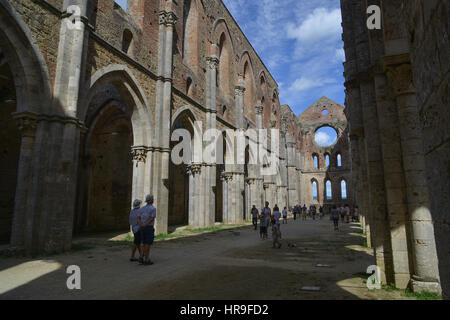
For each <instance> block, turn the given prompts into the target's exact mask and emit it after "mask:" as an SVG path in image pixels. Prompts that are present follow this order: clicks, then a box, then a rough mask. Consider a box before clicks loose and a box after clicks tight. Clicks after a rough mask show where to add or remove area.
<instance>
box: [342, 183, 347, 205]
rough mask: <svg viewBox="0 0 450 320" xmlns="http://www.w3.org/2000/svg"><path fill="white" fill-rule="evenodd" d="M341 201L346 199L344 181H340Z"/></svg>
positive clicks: (345, 184)
mask: <svg viewBox="0 0 450 320" xmlns="http://www.w3.org/2000/svg"><path fill="white" fill-rule="evenodd" d="M341 199H342V200H346V199H347V182H345V180H342V181H341Z"/></svg>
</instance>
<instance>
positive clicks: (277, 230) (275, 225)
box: [272, 219, 281, 249]
mask: <svg viewBox="0 0 450 320" xmlns="http://www.w3.org/2000/svg"><path fill="white" fill-rule="evenodd" d="M280 236H281V234H280V225H279V224H278V223H276V221H275V219H272V238H273V248H275V247H276V246H277V247H278V249H280V248H281V242H280V241H278V239H279V238H280Z"/></svg>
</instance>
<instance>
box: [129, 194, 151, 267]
mask: <svg viewBox="0 0 450 320" xmlns="http://www.w3.org/2000/svg"><path fill="white" fill-rule="evenodd" d="M153 201H154V199H153V196H152V195H147V196H146V197H145V202H146V205H145V206H143V207H142V208H141V204H142V201H141V200H139V199H136V200H134V201H133V209H132V210H131V212H130V226H131V229H132V231H133V235H134V242H133V247H132V249H131V258H130V261H132V262H135V261H138V262H139V263H140V264H142V265H152V264H153V262H152V261H151V260H150V246H151V245H152V244H153V240H154V238H155V227H154V226H155V219H156V208H155V207H154V206H153ZM136 250H137V251H138V252H139V258H138V259H136Z"/></svg>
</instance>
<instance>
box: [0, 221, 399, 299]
mask: <svg viewBox="0 0 450 320" xmlns="http://www.w3.org/2000/svg"><path fill="white" fill-rule="evenodd" d="M281 230H282V233H283V240H282V243H283V246H282V248H281V249H272V242H271V240H266V241H262V240H260V239H259V237H258V234H257V231H254V230H253V229H252V227H248V226H247V227H241V228H236V229H230V230H222V231H216V232H213V233H207V234H201V235H197V236H192V237H188V238H179V239H174V240H170V241H161V242H158V243H156V244H155V246H154V248H153V251H152V257H153V260H154V262H155V264H154V265H153V266H140V265H138V264H137V263H131V262H129V261H128V258H129V248H128V247H125V246H124V245H123V244H120V243H114V244H113V243H111V244H106V243H107V242H103V244H96V245H94V246H92V245H90V246H89V245H86V246H85V247H83V246H82V245H77V250H75V251H72V252H70V253H66V254H61V255H55V256H51V257H45V258H40V259H34V260H30V259H24V258H21V259H19V258H5V257H0V299H408V298H407V297H406V296H405V295H404V294H403V293H402V292H401V291H398V290H375V291H369V290H368V289H367V287H366V285H365V279H366V278H367V277H368V275H365V270H366V269H367V267H368V266H369V265H372V264H373V256H372V253H371V250H369V249H366V248H364V247H363V246H362V245H363V243H364V241H365V239H364V237H363V235H362V234H361V229H360V227H359V225H357V224H344V225H342V226H341V230H340V231H339V232H336V231H334V230H333V226H332V223H331V222H330V221H329V220H328V219H326V220H325V219H324V220H322V221H318V220H316V221H312V220H307V221H300V220H297V221H293V220H289V223H288V224H287V225H282V227H281ZM110 236H111V235H108V236H107V238H108V237H110ZM105 239H106V238H105ZM78 243H80V241H78ZM81 243H82V242H81ZM288 244H294V245H295V247H291V246H288ZM317 264H324V265H328V266H329V267H317ZM69 265H78V266H80V268H81V290H73V291H70V290H68V289H67V287H66V280H67V277H68V276H69V275H68V274H66V268H67V266H69ZM303 286H314V287H320V291H317V292H307V291H301V290H300V288H302V287H303Z"/></svg>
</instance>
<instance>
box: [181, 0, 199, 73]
mask: <svg viewBox="0 0 450 320" xmlns="http://www.w3.org/2000/svg"><path fill="white" fill-rule="evenodd" d="M198 20H199V5H198V3H197V0H185V1H184V5H183V52H182V53H183V59H184V61H185V62H186V63H187V65H188V66H190V67H197V66H198V65H199V62H198V61H199V57H198V47H199V46H198Z"/></svg>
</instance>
